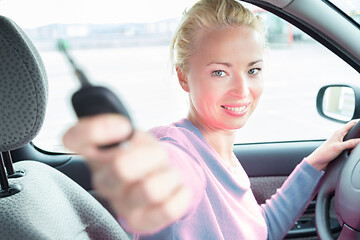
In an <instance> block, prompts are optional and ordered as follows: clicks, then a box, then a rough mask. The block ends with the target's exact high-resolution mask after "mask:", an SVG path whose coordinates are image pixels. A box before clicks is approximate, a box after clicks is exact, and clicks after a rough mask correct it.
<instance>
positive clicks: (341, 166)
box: [315, 121, 360, 240]
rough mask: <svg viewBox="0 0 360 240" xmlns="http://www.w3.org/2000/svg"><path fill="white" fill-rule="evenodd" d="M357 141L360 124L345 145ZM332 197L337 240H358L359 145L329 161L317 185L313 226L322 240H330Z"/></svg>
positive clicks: (359, 223) (359, 228) (359, 222)
mask: <svg viewBox="0 0 360 240" xmlns="http://www.w3.org/2000/svg"><path fill="white" fill-rule="evenodd" d="M359 137H360V121H359V122H358V123H356V125H355V126H354V127H353V128H352V129H351V130H350V131H349V132H348V134H347V135H346V136H345V138H344V141H345V140H348V139H352V138H359ZM334 195H335V199H334V200H335V212H336V216H337V219H338V221H339V223H340V225H341V227H342V230H341V233H340V236H339V238H338V240H345V239H346V240H351V239H354V240H355V239H360V144H359V145H358V146H357V147H356V148H354V149H353V151H352V152H350V151H349V150H346V151H344V152H342V153H341V154H340V155H339V156H338V157H337V158H336V159H335V160H334V161H332V162H331V163H330V164H329V165H328V167H327V169H326V172H325V175H324V177H323V179H322V180H321V183H320V188H319V192H318V195H317V199H316V207H315V225H316V229H317V234H318V237H319V238H320V239H321V240H329V239H333V236H332V234H331V230H330V223H329V220H330V217H329V210H330V200H331V198H332V197H333V196H334Z"/></svg>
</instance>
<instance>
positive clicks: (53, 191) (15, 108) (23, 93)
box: [0, 16, 131, 240]
mask: <svg viewBox="0 0 360 240" xmlns="http://www.w3.org/2000/svg"><path fill="white" fill-rule="evenodd" d="M46 102H47V77H46V71H45V68H44V65H43V63H42V60H41V58H40V56H39V54H38V52H37V50H36V49H35V47H34V45H33V44H32V43H31V41H30V40H29V39H28V37H27V36H26V34H25V33H24V32H23V31H22V30H21V29H20V28H19V27H18V26H17V25H16V24H15V23H14V22H12V21H11V20H9V19H8V18H6V17H2V16H0V152H6V153H8V152H10V151H12V150H15V149H18V148H20V147H22V146H24V145H26V144H28V143H29V142H30V141H32V140H33V138H34V137H35V136H36V135H37V134H38V132H39V130H40V128H41V126H42V123H43V120H44V116H45V109H46ZM13 167H14V170H15V171H21V172H22V173H23V174H22V175H23V176H21V177H17V178H9V179H8V182H9V184H10V186H17V187H18V188H19V189H18V190H20V191H19V192H17V193H15V194H12V193H13V190H12V189H11V188H9V189H10V190H9V189H7V190H6V189H4V188H3V189H2V192H5V193H10V194H5V195H3V196H2V197H1V198H0V238H1V239H37V240H39V239H131V236H129V235H128V234H126V233H125V232H124V230H123V229H122V228H121V227H120V225H119V224H118V223H117V221H116V220H115V219H114V217H113V216H112V215H111V214H110V213H109V212H108V211H107V210H106V209H105V208H104V207H103V206H102V205H101V204H100V203H99V202H98V201H97V200H95V198H93V197H92V196H91V195H90V194H89V193H88V192H86V191H85V190H84V189H83V188H82V187H80V186H79V185H78V184H77V183H75V182H74V181H73V180H71V179H70V178H68V177H67V176H66V175H64V174H62V173H61V172H59V171H58V170H56V169H54V168H52V167H50V166H48V165H46V164H44V163H41V162H37V161H20V162H17V163H15V164H14V165H13ZM8 171H9V170H8ZM14 189H15V188H14ZM15 190H16V189H15ZM6 195H8V196H6Z"/></svg>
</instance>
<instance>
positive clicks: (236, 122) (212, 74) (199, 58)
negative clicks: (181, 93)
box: [178, 26, 264, 130]
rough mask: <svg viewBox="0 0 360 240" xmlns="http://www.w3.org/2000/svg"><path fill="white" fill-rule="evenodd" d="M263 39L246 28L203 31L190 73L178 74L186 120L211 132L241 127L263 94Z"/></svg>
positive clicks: (192, 59)
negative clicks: (186, 96) (185, 103)
mask: <svg viewBox="0 0 360 240" xmlns="http://www.w3.org/2000/svg"><path fill="white" fill-rule="evenodd" d="M263 52H264V39H263V37H262V36H261V35H260V33H259V32H257V31H256V30H255V29H253V28H251V27H247V26H238V27H228V28H225V29H221V30H211V31H205V30H204V31H202V32H201V33H199V35H198V37H197V39H196V40H195V42H194V52H193V54H192V57H191V58H190V65H189V68H188V69H189V70H188V71H187V73H186V74H184V75H183V74H182V73H181V72H180V71H179V70H178V76H179V81H180V84H181V86H182V87H183V89H184V90H185V91H187V92H189V97H190V106H191V108H190V112H189V119H190V120H191V121H192V122H193V123H194V122H195V124H196V125H197V124H200V125H201V126H202V127H205V128H207V129H209V128H210V129H212V130H234V129H239V128H241V127H243V126H244V124H245V123H246V121H247V120H248V118H249V117H250V115H251V114H252V112H253V111H254V110H255V108H256V106H257V104H258V101H259V98H260V96H261V94H262V91H263V85H264V83H263V74H262V67H263Z"/></svg>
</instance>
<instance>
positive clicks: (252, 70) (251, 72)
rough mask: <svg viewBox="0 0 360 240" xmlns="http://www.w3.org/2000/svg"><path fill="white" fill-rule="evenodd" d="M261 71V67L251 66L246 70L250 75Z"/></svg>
mask: <svg viewBox="0 0 360 240" xmlns="http://www.w3.org/2000/svg"><path fill="white" fill-rule="evenodd" d="M260 71H261V68H252V69H250V70H249V71H248V73H249V74H251V75H256V74H258V73H259V72H260Z"/></svg>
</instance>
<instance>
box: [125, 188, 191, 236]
mask: <svg viewBox="0 0 360 240" xmlns="http://www.w3.org/2000/svg"><path fill="white" fill-rule="evenodd" d="M191 198H192V193H191V191H190V189H189V188H187V187H181V188H179V189H178V191H177V192H176V193H174V194H173V195H172V196H171V197H170V198H169V199H167V200H166V201H165V202H164V203H162V204H158V205H155V206H151V207H149V208H145V209H139V210H137V211H133V212H132V213H131V214H130V215H129V216H127V217H125V220H126V222H127V224H128V225H129V226H130V227H131V228H132V229H134V230H135V231H139V232H145V233H146V232H149V231H152V230H153V229H156V228H161V227H164V226H166V225H168V224H169V223H171V222H174V221H176V220H178V219H180V218H181V217H182V216H184V214H185V213H186V211H187V210H188V209H189V206H190V201H191Z"/></svg>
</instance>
